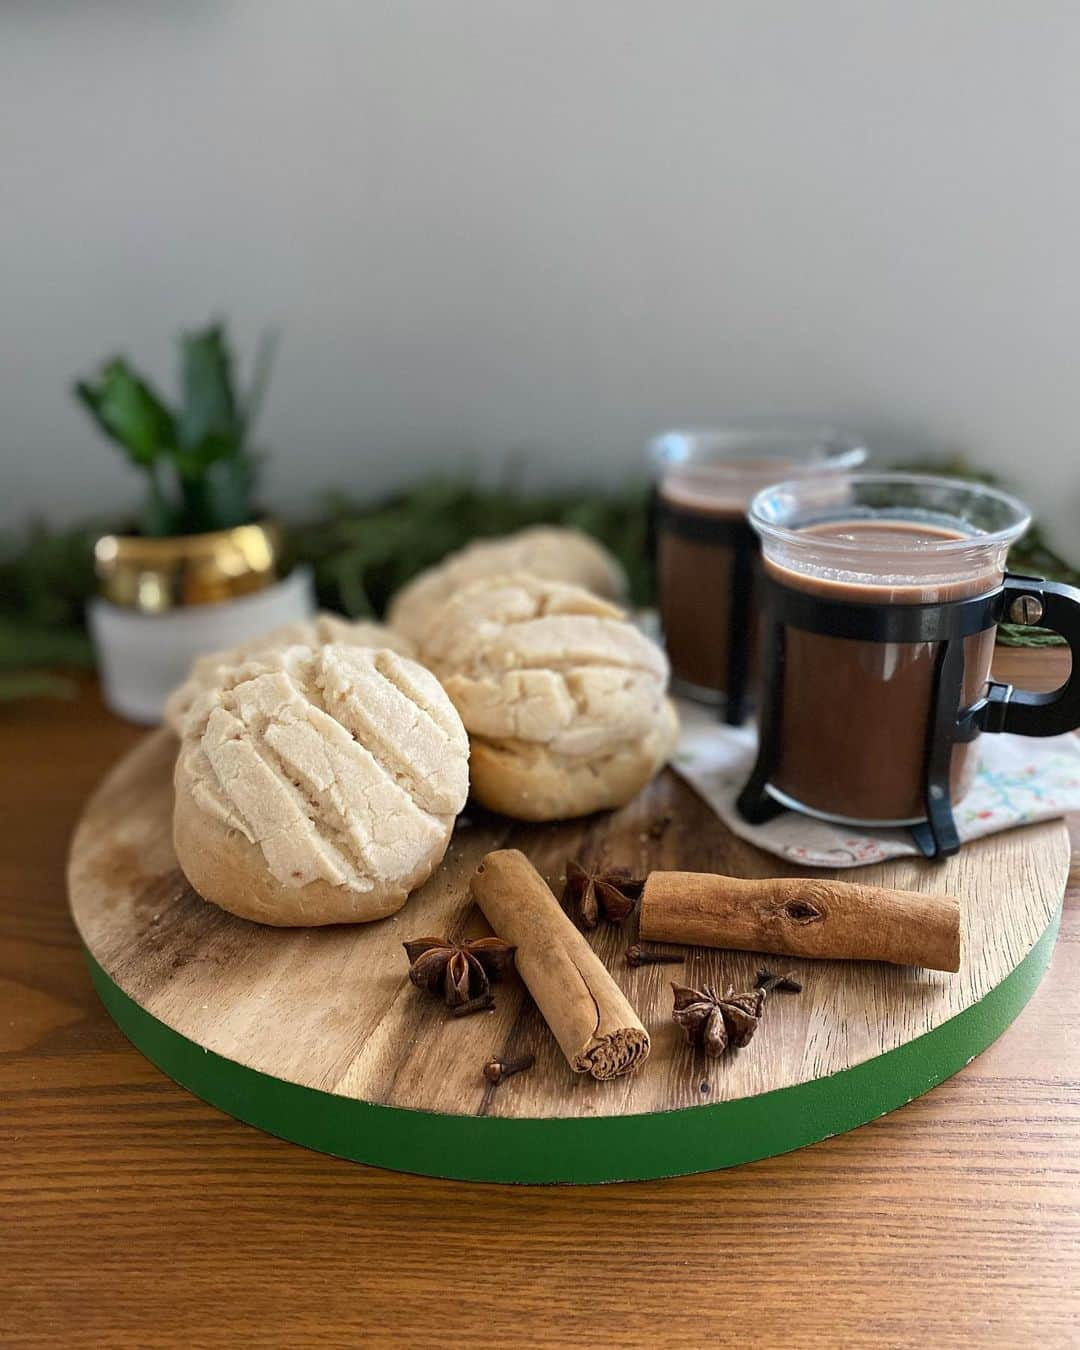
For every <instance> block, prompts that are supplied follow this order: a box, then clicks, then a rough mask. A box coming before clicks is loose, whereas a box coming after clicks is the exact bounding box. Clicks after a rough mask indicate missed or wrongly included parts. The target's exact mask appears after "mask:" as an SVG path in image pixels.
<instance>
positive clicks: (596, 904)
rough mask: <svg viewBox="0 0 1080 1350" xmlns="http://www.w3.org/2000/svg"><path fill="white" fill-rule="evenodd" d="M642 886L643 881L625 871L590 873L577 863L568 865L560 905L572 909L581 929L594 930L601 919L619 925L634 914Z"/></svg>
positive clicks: (616, 869) (618, 869)
mask: <svg viewBox="0 0 1080 1350" xmlns="http://www.w3.org/2000/svg"><path fill="white" fill-rule="evenodd" d="M644 886H645V881H644V879H643V878H642V877H635V876H634V875H633V873H632V872H631V871H630V869H629V868H628V867H609V868H608V869H607V870H606V871H604V872H590V871H588V870H587V869H586V868H584V867H582V865H581V864H580V863H577V862H568V863H567V864H566V885H565V887H564V888H563V902H564V903H567V904H569V905H570V907H571V908H572V909H573V911H574V913H575V915H576V917H577V920H578V922H579V923H580V924H581V926H582V928H595V927H596V925H597V924H598V923H599V922H600V919H601V917H603V918H605V919H607V920H608V922H609V923H622V921H623V919H625V918H627V917H628V916H629V915H630V914H632V913H633V912H634V905H635V904H636V903H637V901H638V899H639V898H640V896H641V892H642V890H643V889H644Z"/></svg>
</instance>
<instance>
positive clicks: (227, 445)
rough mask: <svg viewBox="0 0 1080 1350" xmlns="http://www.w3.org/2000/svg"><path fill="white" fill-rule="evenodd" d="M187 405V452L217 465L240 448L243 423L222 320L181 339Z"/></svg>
mask: <svg viewBox="0 0 1080 1350" xmlns="http://www.w3.org/2000/svg"><path fill="white" fill-rule="evenodd" d="M180 384H181V390H182V404H181V408H180V414H179V417H178V419H177V444H178V448H179V450H180V452H181V454H182V455H184V456H186V457H189V458H190V457H191V456H196V457H198V458H199V460H201V462H202V463H211V462H212V461H213V460H214V459H218V458H221V457H222V456H223V455H229V454H235V453H237V451H238V450H239V449H240V439H241V436H242V434H243V427H242V424H241V420H240V417H239V415H238V413H237V407H236V398H235V394H234V391H233V380H232V360H231V357H230V355H229V348H228V344H227V342H226V340H225V329H224V326H223V325H222V324H220V323H217V324H211V325H210V327H209V328H207V329H205V330H204V331H203V332H201V333H185V334H183V336H182V337H181V339H180Z"/></svg>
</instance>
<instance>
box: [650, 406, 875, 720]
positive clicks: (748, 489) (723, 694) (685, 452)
mask: <svg viewBox="0 0 1080 1350" xmlns="http://www.w3.org/2000/svg"><path fill="white" fill-rule="evenodd" d="M649 453H650V458H651V459H652V463H653V466H654V468H655V470H656V472H657V474H658V482H657V487H656V492H655V494H654V525H655V535H656V571H657V591H658V596H659V608H660V622H661V626H662V627H663V630H664V642H665V646H666V647H667V653H668V659H669V660H670V662H671V674H672V687H673V689H674V690H675V691H676V692H677V693H680V694H684V695H686V696H687V697H689V698H694V699H698V700H699V701H702V702H705V703H712V704H716V705H718V706H719V707H721V708H722V709H723V710H724V714H725V720H726V721H728V722H731V723H733V724H735V725H737V724H739V723H740V722H742V720H743V717H744V713H745V710H746V706H747V701H748V700H747V695H748V692H749V685H750V682H751V678H752V670H751V666H752V654H753V648H754V644H755V639H756V633H757V609H758V600H757V596H756V591H757V571H758V554H759V549H758V540H757V536H756V535H755V534H754V532H753V530H752V529H751V528H750V526H749V524H748V522H747V519H746V509H747V507H748V506H749V504H750V500H751V498H752V497H753V496H754V494H755V493H756V492H758V491H760V489H761V488H764V487H767V486H768V485H769V484H770V483H775V482H776V481H777V480H778V479H781V478H802V477H821V476H829V475H835V474H839V473H843V472H849V471H851V470H853V469H857V468H858V467H859V465H860V464H862V462H863V460H864V459H865V458H866V450H865V449H864V447H863V445H862V442H861V440H860V439H859V438H858V437H856V436H852V435H850V434H849V433H846V432H840V431H837V430H835V429H834V428H832V427H823V426H817V425H814V424H810V423H801V422H746V423H744V424H742V425H740V426H730V427H726V428H723V429H717V430H712V431H704V430H701V431H666V432H664V433H663V435H660V436H656V437H654V438H653V440H652V441H651V442H650V443H649Z"/></svg>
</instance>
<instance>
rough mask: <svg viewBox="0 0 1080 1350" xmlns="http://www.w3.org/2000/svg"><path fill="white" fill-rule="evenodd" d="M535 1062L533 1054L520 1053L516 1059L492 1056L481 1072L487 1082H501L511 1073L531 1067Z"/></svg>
mask: <svg viewBox="0 0 1080 1350" xmlns="http://www.w3.org/2000/svg"><path fill="white" fill-rule="evenodd" d="M535 1063H536V1056H535V1055H521V1056H519V1057H518V1058H517V1059H496V1058H495V1057H494V1056H493V1057H492V1058H491V1059H489V1060H488V1061H487V1063H486V1064H485V1065H484V1069H483V1074H484V1077H485V1078H486V1079H487V1080H488V1082H489V1083H501V1082H502V1080H503V1079H504V1078H509V1077H510V1076H511V1074H515V1073H521V1072H522V1070H524V1069H531V1068H532V1066H533V1065H534V1064H535Z"/></svg>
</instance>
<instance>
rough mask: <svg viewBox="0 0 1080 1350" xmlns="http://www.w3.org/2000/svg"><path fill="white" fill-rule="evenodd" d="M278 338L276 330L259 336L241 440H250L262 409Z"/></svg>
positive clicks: (243, 417)
mask: <svg viewBox="0 0 1080 1350" xmlns="http://www.w3.org/2000/svg"><path fill="white" fill-rule="evenodd" d="M279 339H280V334H279V333H277V332H274V331H271V332H268V333H263V334H262V336H261V337H260V338H259V345H258V346H257V347H256V348H255V365H254V367H253V369H252V373H251V388H250V389H249V390H248V393H247V398H246V399H245V400H244V408H243V412H242V415H241V421H242V423H243V430H242V432H241V440H242V441H244V442H245V443H246V442H247V441H249V440H250V438H251V434H252V432H253V431H254V429H255V423H256V421H257V420H258V417H259V413H260V412H261V411H262V405H263V402H264V400H265V398H266V389H267V386H268V385H269V383H270V372H271V371H272V370H273V368H274V357H275V355H276V354H277V348H278V341H279Z"/></svg>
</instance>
